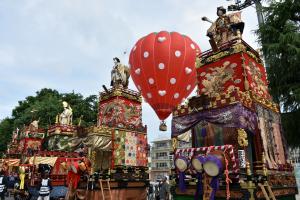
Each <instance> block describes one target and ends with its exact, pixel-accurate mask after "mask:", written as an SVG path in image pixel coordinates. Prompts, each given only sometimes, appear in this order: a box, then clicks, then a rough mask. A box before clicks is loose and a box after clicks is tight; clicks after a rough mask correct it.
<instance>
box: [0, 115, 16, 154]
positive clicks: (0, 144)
mask: <svg viewBox="0 0 300 200" xmlns="http://www.w3.org/2000/svg"><path fill="white" fill-rule="evenodd" d="M13 130H14V129H13V120H12V119H10V118H5V119H3V120H2V121H0V152H3V151H5V150H6V147H7V143H8V142H9V140H10V139H11V135H12V132H13ZM2 133H7V134H2Z"/></svg>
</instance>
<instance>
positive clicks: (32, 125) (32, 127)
mask: <svg viewBox="0 0 300 200" xmlns="http://www.w3.org/2000/svg"><path fill="white" fill-rule="evenodd" d="M39 122H40V119H39V120H33V121H32V122H31V123H30V125H29V129H30V131H37V130H38V129H39Z"/></svg>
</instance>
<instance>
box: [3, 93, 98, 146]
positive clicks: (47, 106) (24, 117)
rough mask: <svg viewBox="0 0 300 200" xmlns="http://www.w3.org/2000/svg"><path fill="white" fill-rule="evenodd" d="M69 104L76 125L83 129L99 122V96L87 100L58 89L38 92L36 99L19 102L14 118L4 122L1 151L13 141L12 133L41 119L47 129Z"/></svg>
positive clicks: (77, 94) (76, 94)
mask: <svg viewBox="0 0 300 200" xmlns="http://www.w3.org/2000/svg"><path fill="white" fill-rule="evenodd" d="M63 101H67V102H68V103H69V104H70V106H71V107H72V110H73V124H77V123H78V122H79V118H80V117H81V116H82V121H81V126H90V125H93V124H95V123H96V121H97V113H98V99H97V96H96V95H91V96H88V97H86V98H84V97H83V96H82V95H81V94H79V93H74V92H72V93H63V94H61V93H59V92H58V91H56V90H52V89H48V88H44V89H41V90H40V91H38V92H36V96H28V97H26V98H25V100H22V101H19V102H18V106H16V107H15V108H14V109H13V111H12V117H11V118H6V119H4V120H2V121H1V122H0V151H3V150H5V149H6V145H7V142H8V141H9V140H10V139H11V134H12V131H13V130H15V129H16V128H19V129H22V128H23V126H25V125H29V124H30V122H32V121H33V120H37V119H39V120H40V121H39V127H41V128H44V129H47V128H48V125H49V124H53V123H54V122H55V118H56V116H57V115H58V114H60V113H61V112H62V111H63V106H62V102H63Z"/></svg>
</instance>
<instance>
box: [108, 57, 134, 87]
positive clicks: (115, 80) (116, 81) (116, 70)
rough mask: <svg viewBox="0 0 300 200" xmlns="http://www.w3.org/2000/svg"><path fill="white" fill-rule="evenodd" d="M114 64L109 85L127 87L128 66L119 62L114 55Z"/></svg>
mask: <svg viewBox="0 0 300 200" xmlns="http://www.w3.org/2000/svg"><path fill="white" fill-rule="evenodd" d="M113 61H114V64H115V65H114V66H113V69H112V70H111V83H110V86H113V87H116V86H123V88H127V87H128V84H129V81H128V80H129V77H130V72H129V68H128V67H127V66H126V65H123V64H122V63H121V62H120V59H119V58H117V57H115V58H113Z"/></svg>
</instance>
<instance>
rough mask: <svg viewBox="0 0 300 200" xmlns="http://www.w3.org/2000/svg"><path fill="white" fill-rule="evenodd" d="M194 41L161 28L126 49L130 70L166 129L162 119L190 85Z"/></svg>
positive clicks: (193, 73)
mask: <svg viewBox="0 0 300 200" xmlns="http://www.w3.org/2000/svg"><path fill="white" fill-rule="evenodd" d="M199 53H200V49H199V47H198V45H197V44H196V43H195V42H193V41H192V40H191V39H190V38H189V37H188V36H186V35H182V34H180V33H177V32H167V31H161V32H159V33H150V34H149V35H147V36H145V37H143V38H141V39H140V40H138V42H137V43H136V44H135V45H134V47H133V48H132V50H131V52H130V57H129V64H130V74H131V77H132V79H133V82H134V83H135V85H136V87H137V88H138V90H139V91H140V92H141V94H142V96H143V97H144V99H145V100H146V101H147V102H148V103H149V104H150V105H151V107H152V108H153V109H154V111H155V112H156V114H157V116H158V117H159V119H160V120H162V124H161V126H160V130H166V125H165V124H164V121H163V120H165V119H166V118H167V117H168V116H169V115H170V114H171V113H172V111H173V109H174V108H175V107H176V106H177V105H178V104H180V103H181V102H182V100H183V99H184V98H186V97H187V96H188V95H189V94H190V93H191V92H192V91H193V89H194V87H195V84H196V68H195V61H196V56H197V54H199Z"/></svg>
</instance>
